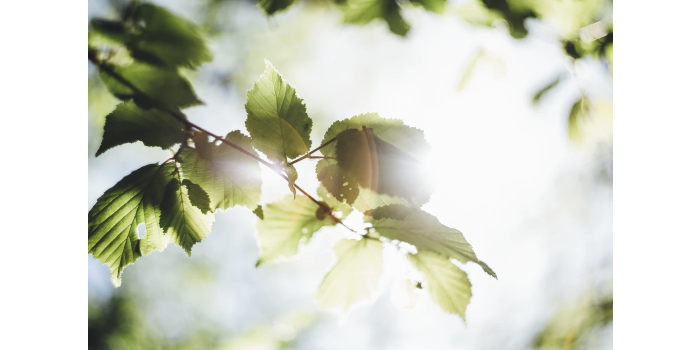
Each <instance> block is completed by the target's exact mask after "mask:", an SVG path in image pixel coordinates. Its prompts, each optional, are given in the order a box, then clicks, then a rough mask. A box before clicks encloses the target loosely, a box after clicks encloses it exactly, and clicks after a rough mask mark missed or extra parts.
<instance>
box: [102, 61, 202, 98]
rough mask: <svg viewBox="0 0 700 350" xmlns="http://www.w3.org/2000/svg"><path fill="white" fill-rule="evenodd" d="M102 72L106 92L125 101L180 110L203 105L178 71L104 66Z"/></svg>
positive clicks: (138, 65)
mask: <svg viewBox="0 0 700 350" xmlns="http://www.w3.org/2000/svg"><path fill="white" fill-rule="evenodd" d="M99 68H100V78H101V79H102V81H103V82H104V83H105V85H106V86H107V89H109V91H110V92H111V93H112V94H113V95H114V96H116V97H118V98H120V99H122V100H129V99H134V102H136V103H137V104H139V105H143V106H147V107H151V104H152V102H155V103H157V104H160V105H162V106H165V107H177V108H184V107H189V106H193V105H196V104H201V102H200V101H199V100H198V99H197V96H196V95H195V94H194V91H193V90H192V85H190V82H189V81H187V79H185V78H183V77H182V76H181V75H180V74H179V73H178V72H177V71H176V70H172V69H165V68H160V67H156V66H152V65H149V64H146V63H138V62H135V63H133V64H131V65H129V66H123V67H122V66H115V65H111V64H108V63H103V64H100V65H99Z"/></svg>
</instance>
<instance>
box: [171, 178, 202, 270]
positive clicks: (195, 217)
mask: <svg viewBox="0 0 700 350" xmlns="http://www.w3.org/2000/svg"><path fill="white" fill-rule="evenodd" d="M199 190H201V188H200V189H199ZM205 194H206V193H205ZM200 195H201V192H200V193H198V194H197V195H195V198H198V196H200ZM198 200H201V199H198ZM160 208H161V217H160V226H161V228H162V229H163V230H164V231H166V236H168V237H169V238H170V240H172V241H174V242H175V243H177V244H178V245H180V246H181V247H182V248H183V249H184V250H185V252H186V253H187V255H188V256H189V255H190V254H191V253H192V246H193V245H195V244H196V243H198V242H201V241H202V239H204V238H205V237H207V235H208V234H209V231H211V224H212V221H214V214H213V213H210V214H208V215H207V214H204V213H202V211H201V210H199V209H197V208H196V207H195V206H194V205H192V203H191V202H190V195H189V194H188V186H185V185H183V184H181V183H180V181H179V180H178V179H172V180H170V182H169V183H168V185H167V186H166V188H165V192H164V194H163V200H162V202H161V205H160Z"/></svg>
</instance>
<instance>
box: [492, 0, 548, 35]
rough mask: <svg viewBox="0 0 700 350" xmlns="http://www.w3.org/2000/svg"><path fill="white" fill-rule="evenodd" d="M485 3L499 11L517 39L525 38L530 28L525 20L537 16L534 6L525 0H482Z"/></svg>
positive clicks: (511, 33)
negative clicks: (524, 0)
mask: <svg viewBox="0 0 700 350" xmlns="http://www.w3.org/2000/svg"><path fill="white" fill-rule="evenodd" d="M482 2H483V3H484V5H485V6H486V7H487V8H488V9H490V10H493V11H496V12H497V13H500V15H501V17H502V18H503V19H505V20H506V22H508V25H509V30H510V35H511V36H512V37H513V38H515V39H522V38H525V37H526V36H527V34H528V30H527V28H526V27H525V21H526V20H527V19H528V18H537V15H536V14H535V12H533V10H532V8H531V7H530V6H529V4H527V3H526V2H523V1H508V0H482Z"/></svg>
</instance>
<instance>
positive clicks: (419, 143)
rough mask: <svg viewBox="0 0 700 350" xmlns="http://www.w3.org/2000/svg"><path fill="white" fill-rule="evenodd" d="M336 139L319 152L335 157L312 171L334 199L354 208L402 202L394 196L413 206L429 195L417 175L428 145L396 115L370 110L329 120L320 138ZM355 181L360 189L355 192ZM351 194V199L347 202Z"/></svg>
mask: <svg viewBox="0 0 700 350" xmlns="http://www.w3.org/2000/svg"><path fill="white" fill-rule="evenodd" d="M341 133H342V135H341ZM334 138H336V142H332V143H330V144H329V145H328V146H326V147H324V148H322V149H321V152H322V153H323V154H324V155H325V156H327V157H332V158H335V157H338V159H337V160H336V159H324V161H323V162H320V163H319V165H318V166H317V167H316V171H317V175H318V178H319V180H320V181H321V183H323V185H324V186H325V187H326V188H327V189H328V190H329V192H331V193H332V194H333V195H334V196H336V198H337V199H338V200H340V201H342V200H344V199H345V200H347V202H348V203H350V204H353V205H354V206H355V208H356V209H358V210H360V211H366V210H369V209H374V208H376V207H377V206H381V205H386V204H391V203H396V202H400V200H398V201H396V200H391V198H392V197H400V198H402V199H404V202H405V200H408V201H410V203H411V204H413V205H416V206H420V205H422V204H424V203H425V202H427V201H428V199H429V198H430V194H431V188H430V186H429V184H428V183H427V181H426V179H425V176H422V175H421V174H422V173H423V171H422V170H420V169H421V168H422V167H421V166H420V161H419V160H422V159H424V158H425V157H426V154H427V153H428V151H429V149H430V146H429V145H428V143H427V142H426V141H425V138H424V136H423V132H422V131H421V130H419V129H416V128H412V127H409V126H406V125H404V124H403V122H402V121H401V120H398V119H384V118H381V117H379V116H378V115H377V114H376V113H368V114H361V115H358V116H354V117H352V118H349V119H345V120H341V121H337V122H335V123H333V125H331V127H330V128H328V130H327V131H326V135H325V136H324V140H323V143H326V142H329V141H331V140H332V139H334ZM375 160H376V162H375ZM375 175H376V177H375ZM368 179H369V181H367V180H368ZM374 179H376V181H374ZM360 185H361V186H360ZM375 185H376V186H375ZM358 186H360V187H361V188H360V191H358V192H355V189H356V188H357V187H358ZM355 193H357V195H355ZM372 193H373V194H374V195H372ZM341 194H342V195H343V196H341ZM351 197H355V200H354V201H351V199H352V198H351ZM387 201H389V202H387Z"/></svg>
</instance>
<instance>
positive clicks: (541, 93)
mask: <svg viewBox="0 0 700 350" xmlns="http://www.w3.org/2000/svg"><path fill="white" fill-rule="evenodd" d="M560 80H561V77H557V78H556V79H554V81H552V82H551V83H549V84H547V86H545V87H543V88H542V89H540V91H538V92H537V93H536V94H535V96H532V104H533V105H536V104H537V103H539V102H540V99H541V98H542V96H544V94H546V93H547V92H549V90H552V89H553V88H555V87H556V86H557V85H559V81H560Z"/></svg>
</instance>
